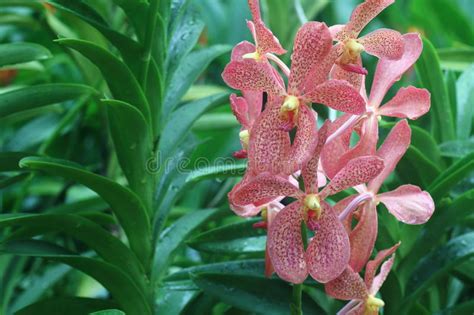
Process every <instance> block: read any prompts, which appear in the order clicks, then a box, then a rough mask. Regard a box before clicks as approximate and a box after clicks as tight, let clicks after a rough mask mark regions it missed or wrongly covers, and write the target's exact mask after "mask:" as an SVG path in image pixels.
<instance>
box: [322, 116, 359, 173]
mask: <svg viewBox="0 0 474 315" xmlns="http://www.w3.org/2000/svg"><path fill="white" fill-rule="evenodd" d="M351 117H352V115H350V114H344V115H342V116H341V117H338V118H337V119H336V120H335V121H334V122H332V123H330V125H329V131H328V133H329V135H330V136H331V135H332V134H334V133H335V132H336V131H337V130H339V128H341V126H343V125H344V124H346V123H349V122H350V118H351ZM352 130H353V125H351V126H349V127H348V128H346V129H345V131H343V132H342V133H341V134H340V135H339V136H337V137H335V138H333V139H332V140H331V141H328V142H327V143H326V145H325V146H324V147H323V150H322V152H321V165H322V167H323V169H324V172H325V173H326V175H327V176H328V177H329V178H333V177H334V176H335V175H336V174H337V172H338V171H339V170H340V169H341V166H340V165H339V159H337V158H335V157H340V156H342V155H343V154H344V153H346V152H347V151H348V150H349V144H350V140H351V133H352Z"/></svg>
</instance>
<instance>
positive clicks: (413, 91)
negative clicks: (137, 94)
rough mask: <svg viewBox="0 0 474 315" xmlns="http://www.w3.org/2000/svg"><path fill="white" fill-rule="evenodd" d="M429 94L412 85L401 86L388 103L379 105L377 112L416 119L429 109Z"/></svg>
mask: <svg viewBox="0 0 474 315" xmlns="http://www.w3.org/2000/svg"><path fill="white" fill-rule="evenodd" d="M430 106H431V94H430V92H428V90H426V89H419V88H416V87H413V86H409V87H407V88H401V89H400V90H398V92H397V94H396V95H395V96H394V98H392V99H391V100H390V101H389V102H388V103H386V104H385V105H383V106H382V107H380V110H379V114H380V115H383V116H389V117H398V118H409V119H417V118H418V117H420V116H423V115H424V114H426V113H427V112H428V111H429V110H430Z"/></svg>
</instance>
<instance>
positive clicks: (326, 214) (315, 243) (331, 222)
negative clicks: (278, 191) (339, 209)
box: [305, 202, 350, 283]
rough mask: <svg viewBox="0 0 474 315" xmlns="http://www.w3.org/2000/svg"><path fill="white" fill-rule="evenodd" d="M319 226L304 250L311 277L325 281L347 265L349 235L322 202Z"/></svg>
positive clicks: (331, 210)
mask: <svg viewBox="0 0 474 315" xmlns="http://www.w3.org/2000/svg"><path fill="white" fill-rule="evenodd" d="M321 205H322V208H323V209H322V210H323V211H322V214H321V218H320V219H319V220H318V223H319V226H320V228H319V229H318V230H317V231H316V235H315V236H314V237H313V238H312V240H311V242H310V243H309V245H308V248H307V250H306V254H305V257H306V262H307V263H308V271H309V274H310V275H311V277H313V279H315V280H316V281H318V282H321V283H327V282H329V281H331V280H334V279H335V278H337V277H338V276H339V275H340V274H341V273H342V272H343V271H344V269H345V268H346V267H347V263H348V262H349V258H350V245H349V237H348V236H347V233H346V230H345V228H344V226H343V225H342V223H341V221H339V219H338V218H337V216H336V214H335V213H334V210H333V209H332V207H331V206H330V205H329V204H328V203H326V202H322V203H321Z"/></svg>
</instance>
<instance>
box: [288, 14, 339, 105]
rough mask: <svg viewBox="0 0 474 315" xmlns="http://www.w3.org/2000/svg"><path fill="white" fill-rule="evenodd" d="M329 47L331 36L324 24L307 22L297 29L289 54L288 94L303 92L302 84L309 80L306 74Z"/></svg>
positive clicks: (325, 53) (326, 52) (325, 54)
mask: <svg viewBox="0 0 474 315" xmlns="http://www.w3.org/2000/svg"><path fill="white" fill-rule="evenodd" d="M331 47H332V38H331V34H330V33H329V29H328V27H327V26H326V24H324V23H320V22H308V23H305V24H304V25H303V26H302V27H301V28H300V29H299V31H298V33H297V34H296V38H295V43H294V47H293V54H292V55H291V73H290V78H289V83H288V86H289V88H288V91H289V94H291V95H295V96H300V95H302V94H304V92H305V91H303V88H304V84H305V83H306V81H307V80H311V78H310V77H309V76H308V75H309V74H310V73H311V72H312V70H313V68H314V67H315V66H317V65H318V63H320V62H321V61H322V60H323V59H324V58H325V57H326V56H327V55H328V54H329V52H330V50H331Z"/></svg>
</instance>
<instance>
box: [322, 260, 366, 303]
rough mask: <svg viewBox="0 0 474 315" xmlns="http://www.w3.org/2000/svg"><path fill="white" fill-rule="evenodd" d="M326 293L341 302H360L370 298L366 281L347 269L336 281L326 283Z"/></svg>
mask: <svg viewBox="0 0 474 315" xmlns="http://www.w3.org/2000/svg"><path fill="white" fill-rule="evenodd" d="M324 288H325V290H326V293H327V294H328V295H330V296H332V297H333V298H336V299H339V300H360V301H363V300H365V299H366V298H367V297H368V292H367V287H366V286H365V283H364V280H362V278H361V276H359V274H358V273H357V272H355V271H354V270H352V269H351V267H347V268H346V269H344V271H343V272H342V273H341V275H340V276H339V277H337V278H336V279H334V280H332V281H330V282H328V283H326V285H325V286H324Z"/></svg>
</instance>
